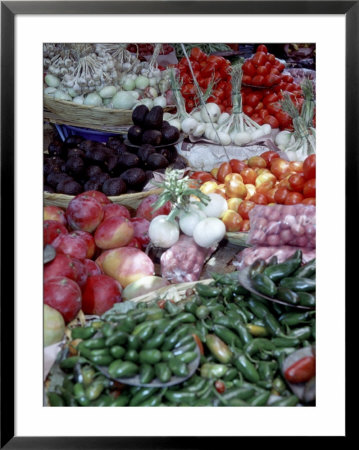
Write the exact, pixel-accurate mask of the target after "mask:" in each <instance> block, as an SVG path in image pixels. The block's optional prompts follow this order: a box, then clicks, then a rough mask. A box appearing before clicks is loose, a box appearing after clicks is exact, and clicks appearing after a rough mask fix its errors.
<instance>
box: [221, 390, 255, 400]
mask: <svg viewBox="0 0 359 450" xmlns="http://www.w3.org/2000/svg"><path fill="white" fill-rule="evenodd" d="M254 394H255V389H254V388H253V387H251V388H247V387H245V388H243V387H240V388H238V387H234V388H231V389H228V390H226V392H225V393H224V394H222V395H221V398H220V401H224V402H228V401H230V400H233V399H240V400H248V399H249V398H251V397H252V396H253V395H254Z"/></svg>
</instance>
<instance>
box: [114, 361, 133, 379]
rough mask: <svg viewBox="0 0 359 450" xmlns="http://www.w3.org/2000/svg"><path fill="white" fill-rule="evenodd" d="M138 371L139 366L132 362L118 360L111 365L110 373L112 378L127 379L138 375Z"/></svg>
mask: <svg viewBox="0 0 359 450" xmlns="http://www.w3.org/2000/svg"><path fill="white" fill-rule="evenodd" d="M138 370H139V368H138V365H137V364H135V363H133V362H132V361H122V360H120V359H118V360H116V361H113V362H112V363H111V364H110V366H109V368H108V373H109V374H110V376H111V377H112V378H127V377H132V376H133V375H136V374H137V373H138Z"/></svg>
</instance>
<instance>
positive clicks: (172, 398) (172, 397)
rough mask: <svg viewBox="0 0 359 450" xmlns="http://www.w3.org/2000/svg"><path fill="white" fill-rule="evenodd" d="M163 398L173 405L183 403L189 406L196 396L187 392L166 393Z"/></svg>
mask: <svg viewBox="0 0 359 450" xmlns="http://www.w3.org/2000/svg"><path fill="white" fill-rule="evenodd" d="M165 398H166V399H167V400H168V401H169V402H170V403H174V404H178V403H185V404H191V403H192V402H194V401H195V400H196V394H195V393H194V392H188V391H184V390H182V391H170V390H168V391H166V393H165Z"/></svg>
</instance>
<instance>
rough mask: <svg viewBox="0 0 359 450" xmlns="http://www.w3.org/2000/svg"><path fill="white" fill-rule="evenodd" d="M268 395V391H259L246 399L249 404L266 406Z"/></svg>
mask: <svg viewBox="0 0 359 450" xmlns="http://www.w3.org/2000/svg"><path fill="white" fill-rule="evenodd" d="M269 397H270V391H265V392H261V393H260V394H257V395H255V396H254V397H252V398H251V399H249V400H248V404H249V405H250V406H266V405H267V403H268V400H269Z"/></svg>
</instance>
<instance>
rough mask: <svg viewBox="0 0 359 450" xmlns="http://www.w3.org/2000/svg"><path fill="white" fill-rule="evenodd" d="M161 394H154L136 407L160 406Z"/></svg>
mask: <svg viewBox="0 0 359 450" xmlns="http://www.w3.org/2000/svg"><path fill="white" fill-rule="evenodd" d="M161 400H162V394H155V395H153V396H152V397H149V398H147V399H146V400H144V401H143V402H142V403H140V404H139V405H137V406H159V405H160V404H161Z"/></svg>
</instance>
